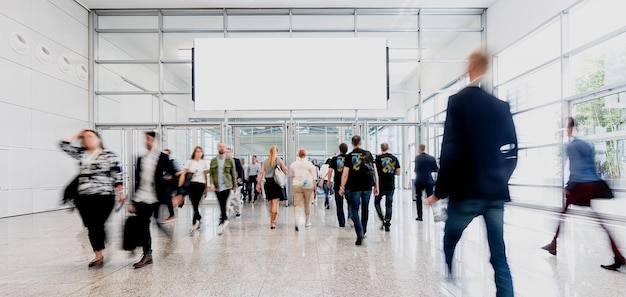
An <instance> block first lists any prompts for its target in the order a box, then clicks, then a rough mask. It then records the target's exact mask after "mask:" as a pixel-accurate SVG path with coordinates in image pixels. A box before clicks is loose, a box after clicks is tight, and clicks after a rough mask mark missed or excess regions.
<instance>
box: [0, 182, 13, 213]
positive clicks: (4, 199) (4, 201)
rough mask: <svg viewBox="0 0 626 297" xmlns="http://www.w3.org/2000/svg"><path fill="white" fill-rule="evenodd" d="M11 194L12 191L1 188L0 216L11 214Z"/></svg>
mask: <svg viewBox="0 0 626 297" xmlns="http://www.w3.org/2000/svg"><path fill="white" fill-rule="evenodd" d="M9 195H10V192H9V191H8V190H1V189H0V218H2V217H7V216H10V213H11V212H10V211H9Z"/></svg>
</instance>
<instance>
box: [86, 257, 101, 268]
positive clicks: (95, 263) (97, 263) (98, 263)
mask: <svg viewBox="0 0 626 297" xmlns="http://www.w3.org/2000/svg"><path fill="white" fill-rule="evenodd" d="M103 264H104V257H102V258H100V259H97V260H93V261H91V262H89V265H87V266H88V267H99V266H102V265H103Z"/></svg>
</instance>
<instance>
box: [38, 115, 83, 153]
mask: <svg viewBox="0 0 626 297" xmlns="http://www.w3.org/2000/svg"><path fill="white" fill-rule="evenodd" d="M87 126H88V125H87V122H85V121H79V120H75V119H71V118H67V117H63V116H58V115H54V114H51V113H46V112H41V111H37V110H33V122H32V127H33V132H32V135H33V141H32V147H33V148H35V149H46V150H58V142H59V141H60V140H61V139H63V138H65V137H68V136H70V135H74V134H76V133H78V131H80V130H82V129H85V128H87Z"/></svg>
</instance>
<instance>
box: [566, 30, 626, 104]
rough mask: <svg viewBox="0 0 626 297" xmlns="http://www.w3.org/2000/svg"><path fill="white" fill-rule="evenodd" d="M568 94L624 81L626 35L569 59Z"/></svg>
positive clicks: (625, 76) (625, 71)
mask: <svg viewBox="0 0 626 297" xmlns="http://www.w3.org/2000/svg"><path fill="white" fill-rule="evenodd" d="M569 72H570V76H569V77H570V81H569V82H567V83H568V85H569V92H568V93H569V94H570V95H575V94H580V93H584V92H588V91H591V90H595V89H598V88H601V87H603V86H608V85H612V84H616V83H623V82H624V81H626V33H623V34H621V35H619V36H617V37H615V38H613V39H611V40H609V41H606V42H603V43H601V44H599V45H597V46H594V47H592V48H590V49H588V50H586V51H584V52H581V53H579V54H576V55H574V56H572V57H571V58H570V64H569Z"/></svg>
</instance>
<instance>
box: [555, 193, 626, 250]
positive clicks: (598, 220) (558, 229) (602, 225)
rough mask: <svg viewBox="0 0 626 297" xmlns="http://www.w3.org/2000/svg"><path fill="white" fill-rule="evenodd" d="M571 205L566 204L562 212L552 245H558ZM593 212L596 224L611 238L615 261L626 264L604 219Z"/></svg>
mask: <svg viewBox="0 0 626 297" xmlns="http://www.w3.org/2000/svg"><path fill="white" fill-rule="evenodd" d="M570 205H571V204H570V203H569V202H567V203H565V207H563V210H562V211H561V217H560V218H559V225H558V226H557V227H556V232H555V233H554V238H553V239H552V243H553V244H555V245H556V239H557V238H558V237H559V233H560V232H561V224H562V223H563V216H564V215H565V213H566V212H567V210H568V209H569V206H570ZM590 208H591V207H590ZM591 211H592V212H593V218H594V219H595V220H596V222H598V224H599V225H600V227H602V229H604V231H605V232H606V235H607V236H608V237H609V243H610V244H611V250H612V251H613V255H614V257H615V261H619V262H626V258H624V256H623V255H622V253H621V252H620V251H619V249H618V248H617V244H616V243H615V239H613V236H612V235H611V232H609V229H607V228H606V226H605V225H604V223H603V220H602V217H600V215H599V214H598V213H597V212H596V211H595V210H593V208H591Z"/></svg>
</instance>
